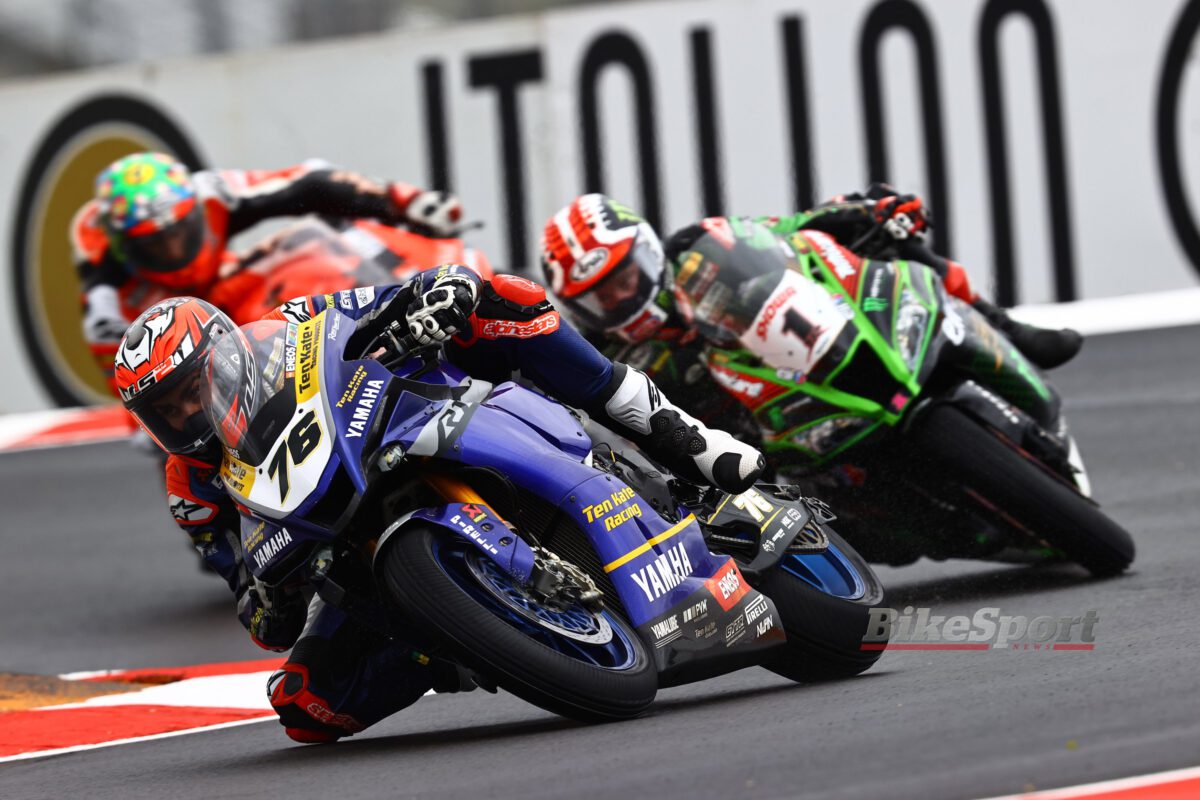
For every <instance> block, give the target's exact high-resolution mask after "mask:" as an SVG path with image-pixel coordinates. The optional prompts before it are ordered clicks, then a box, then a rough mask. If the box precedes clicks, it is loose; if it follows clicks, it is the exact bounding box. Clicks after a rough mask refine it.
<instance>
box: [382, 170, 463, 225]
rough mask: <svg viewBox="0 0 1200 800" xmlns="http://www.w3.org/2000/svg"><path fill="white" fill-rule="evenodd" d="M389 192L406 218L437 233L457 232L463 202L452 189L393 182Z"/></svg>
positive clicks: (407, 220) (402, 215)
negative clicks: (453, 193) (449, 190)
mask: <svg viewBox="0 0 1200 800" xmlns="http://www.w3.org/2000/svg"><path fill="white" fill-rule="evenodd" d="M389 193H390V195H391V198H392V202H393V203H395V204H396V208H397V209H398V210H399V211H400V215H401V217H403V219H404V220H405V221H406V222H411V223H413V224H414V225H420V226H421V227H423V228H425V229H427V230H428V231H429V232H430V233H432V234H433V235H434V236H445V237H450V236H454V235H455V233H457V231H458V225H459V221H460V220H461V219H462V203H461V202H460V201H459V199H458V198H457V197H455V196H454V195H452V194H450V192H444V191H440V190H429V189H418V188H417V187H415V186H412V185H410V184H406V183H393V184H392V185H391V186H390V187H389Z"/></svg>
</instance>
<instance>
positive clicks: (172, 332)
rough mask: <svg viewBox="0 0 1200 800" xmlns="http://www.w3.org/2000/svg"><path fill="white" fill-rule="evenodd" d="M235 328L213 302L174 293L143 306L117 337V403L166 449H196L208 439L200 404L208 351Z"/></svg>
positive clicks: (208, 428) (185, 451)
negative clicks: (169, 296)
mask: <svg viewBox="0 0 1200 800" xmlns="http://www.w3.org/2000/svg"><path fill="white" fill-rule="evenodd" d="M235 329H236V328H235V326H234V324H233V321H232V320H231V319H229V317H227V316H226V315H225V314H224V313H223V312H221V311H220V310H219V309H217V307H216V306H214V305H212V304H211V303H207V302H205V301H203V300H199V299H197V298H195V297H172V298H170V299H169V300H164V301H162V302H161V303H156V304H154V305H152V306H151V307H150V308H148V309H146V310H145V311H143V312H142V313H141V315H140V316H139V317H138V318H137V319H136V320H134V321H133V324H132V325H130V326H129V330H127V331H126V332H125V335H124V336H123V337H122V338H121V343H120V345H118V347H117V354H116V357H115V359H114V366H115V377H116V382H117V389H118V390H119V391H120V393H121V402H123V403H124V404H125V408H127V409H129V412H130V413H131V414H133V416H134V418H135V419H137V421H138V424H140V425H141V426H142V428H144V429H145V430H146V433H148V434H150V437H151V438H152V439H154V441H155V443H156V444H157V445H158V446H159V447H161V448H162V449H163V450H165V451H167V452H168V453H175V454H178V455H188V454H192V453H197V452H199V451H201V450H203V449H204V448H205V446H206V445H208V443H209V442H210V441H211V440H212V436H213V431H212V427H211V426H210V425H209V424H208V421H207V419H206V418H205V415H204V412H203V410H202V409H201V406H200V400H201V398H202V397H204V396H205V385H204V384H205V382H206V377H207V376H206V371H207V369H208V355H209V353H210V352H211V351H212V349H213V346H214V343H215V342H216V341H217V340H218V339H219V338H221V337H222V336H223V335H225V334H227V333H229V332H230V331H233V330H235Z"/></svg>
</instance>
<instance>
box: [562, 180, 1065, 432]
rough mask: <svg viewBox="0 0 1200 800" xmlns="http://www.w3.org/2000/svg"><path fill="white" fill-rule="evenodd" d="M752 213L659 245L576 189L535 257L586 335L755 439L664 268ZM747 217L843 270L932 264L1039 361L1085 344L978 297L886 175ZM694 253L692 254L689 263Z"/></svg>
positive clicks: (695, 409)
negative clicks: (793, 237) (880, 262)
mask: <svg viewBox="0 0 1200 800" xmlns="http://www.w3.org/2000/svg"><path fill="white" fill-rule="evenodd" d="M748 222H750V220H745V219H739V218H723V217H714V218H709V219H705V220H702V221H701V222H699V223H696V224H694V225H690V226H688V227H686V228H683V229H682V230H679V231H677V232H675V233H674V234H672V235H671V236H670V237H668V238H667V240H666V242H665V244H664V243H662V242H660V240H659V238H658V236H657V234H656V233H655V232H654V230H653V229H652V228H651V227H650V225H649V224H648V223H646V222H645V221H644V220H643V219H642V218H641V217H640V216H639V215H638V214H637V213H636V212H634V211H633V210H631V209H629V208H627V207H626V206H623V205H621V204H620V203H617V202H615V201H613V200H611V199H610V198H608V197H605V196H604V195H600V194H588V195H583V196H582V197H579V198H577V199H576V200H574V201H573V202H572V203H571V204H570V205H569V206H567V207H565V208H563V209H562V210H560V211H559V212H558V213H557V214H555V215H554V216H553V217H551V218H550V219H549V220H548V221H547V223H546V226H545V229H544V231H543V236H542V242H541V264H542V269H543V271H544V273H545V277H546V282H547V283H548V284H549V285H550V287H551V288H552V289H553V291H554V293H555V294H556V295H557V296H558V298H559V300H560V305H561V306H562V307H565V308H566V309H567V310H568V311H569V312H570V313H571V315H572V316H573V318H574V320H575V321H576V322H577V323H578V324H579V325H580V326H581V327H582V328H583V329H584V331H585V332H586V333H588V334H589V335H590V336H591V337H593V338H594V339H603V340H605V341H606V343H608V345H609V347H610V349H611V352H610V355H613V354H616V353H620V358H621V359H622V360H623V361H625V362H626V363H629V364H631V365H633V366H636V367H637V368H639V369H641V370H643V371H645V372H647V373H648V374H649V375H651V376H652V377H653V379H654V380H656V381H657V382H658V383H659V385H661V386H663V387H664V389H665V390H666V391H667V392H668V394H670V395H671V396H672V397H673V398H676V400H677V402H680V403H682V404H686V405H685V407H686V408H687V409H688V410H689V412H690V413H692V414H694V415H695V416H697V417H699V418H700V419H704V420H713V419H718V418H720V419H722V421H723V425H724V426H725V427H726V428H727V429H728V430H731V431H733V432H735V433H740V434H742V435H744V436H745V438H747V439H749V440H751V441H756V440H757V438H758V435H759V434H758V432H757V426H756V425H754V423H753V422H752V420H751V419H750V417H749V414H748V411H747V409H746V407H745V405H746V398H745V397H739V395H738V392H737V391H736V387H729V386H726V385H725V382H722V386H723V388H725V389H726V390H727V391H726V392H717V391H711V389H712V388H714V387H713V386H712V381H713V378H714V377H716V379H717V380H718V381H719V380H720V377H721V375H720V374H719V370H716V369H714V368H713V366H712V365H711V364H710V363H709V359H707V358H706V356H705V354H704V352H703V347H704V344H705V342H704V341H703V340H702V337H701V335H700V331H698V329H697V327H696V325H695V324H694V323H693V321H692V319H691V316H692V315H691V314H690V313H689V309H688V308H687V303H686V300H683V299H682V297H681V293H680V292H679V291H678V290H677V289H676V287H675V282H676V281H675V275H674V274H673V272H672V269H669V268H668V265H670V266H671V267H673V269H674V271H675V273H679V274H680V276H681V278H688V277H690V271H692V270H695V269H696V267H697V266H698V263H699V261H698V259H690V258H689V256H690V255H691V254H690V253H689V252H688V251H689V248H690V246H691V245H692V244H693V243H695V242H696V240H697V239H699V238H700V237H701V236H703V235H704V234H706V233H714V232H716V233H718V234H719V233H720V232H721V231H722V230H727V229H728V228H729V226H730V225H741V224H743V223H748ZM754 222H756V223H761V224H762V225H764V226H765V227H766V228H767V229H769V230H770V231H771V232H772V233H774V234H776V235H777V236H778V237H779V241H780V242H781V243H782V242H784V240H785V239H786V238H787V237H788V236H789V235H790V234H794V233H797V232H800V231H804V232H806V238H809V239H810V240H811V244H812V245H813V246H814V247H815V248H816V249H817V250H818V251H819V252H821V253H822V255H824V256H825V257H826V258H827V260H832V261H833V262H834V263H835V265H837V266H839V267H840V269H838V270H837V271H838V272H839V277H842V276H841V274H840V273H841V272H842V271H843V270H844V271H847V272H848V273H849V272H857V270H858V269H859V268H860V267H861V265H862V263H863V259H865V258H888V257H895V258H904V259H908V260H913V261H919V262H922V263H924V264H927V265H929V266H930V267H932V268H933V269H934V270H935V271H936V272H937V273H938V275H940V276H941V279H942V282H943V285H944V286H945V288H946V291H947V292H948V293H950V294H952V295H954V296H956V297H958V298H960V299H962V300H964V301H965V302H967V303H970V304H971V305H972V306H974V307H975V309H976V310H978V311H980V312H981V313H982V314H983V315H984V316H985V317H986V318H987V319H988V321H989V322H991V324H992V325H993V326H994V327H995V328H997V329H998V330H1000V331H1001V332H1002V333H1004V334H1005V336H1007V337H1008V338H1009V340H1011V341H1012V343H1013V344H1014V345H1015V346H1016V347H1017V349H1018V350H1020V351H1021V352H1022V353H1023V354H1024V355H1025V356H1026V357H1027V358H1028V359H1029V360H1030V361H1032V362H1033V363H1034V364H1036V365H1037V366H1039V367H1041V368H1043V369H1050V368H1053V367H1057V366H1059V365H1061V364H1063V363H1065V362H1066V361H1069V360H1070V359H1071V358H1073V357H1074V356H1075V354H1076V353H1078V352H1079V349H1080V347H1081V346H1082V337H1081V336H1080V335H1079V334H1078V333H1077V332H1075V331H1073V330H1047V329H1043V328H1037V327H1034V326H1032V325H1026V324H1023V323H1020V322H1017V321H1015V320H1013V319H1012V318H1011V317H1009V316H1008V314H1006V313H1005V312H1004V310H1003V309H1000V308H998V307H997V306H995V305H993V304H992V303H990V302H988V301H987V300H985V299H983V298H982V297H980V296H979V295H978V294H977V293H976V292H975V291H973V290H972V288H971V286H970V282H969V280H968V277H967V273H966V270H965V269H964V268H963V267H962V265H960V264H958V263H956V262H954V261H952V260H950V259H948V258H944V257H942V256H939V255H937V254H936V253H934V252H933V251H932V250H931V249H930V248H929V247H928V245H927V244H926V243H925V235H926V233H927V232H928V230H929V228H930V224H931V214H930V212H929V211H928V209H927V208H926V207H925V206H924V204H923V203H922V202H921V199H920V198H918V197H916V196H914V195H911V194H899V193H898V192H896V190H895V189H893V188H892V187H890V186H888V185H886V184H879V183H876V184H872V185H871V186H870V187H869V188H868V189H867V191H866V192H865V193H862V194H858V193H854V194H850V195H839V196H838V197H835V198H833V199H831V200H830V201H828V202H826V203H823V204H821V205H820V206H817V207H816V208H814V209H811V210H809V211H804V212H801V213H798V214H794V215H792V216H788V217H762V218H758V219H756V220H754ZM785 246H786V245H785ZM850 246H853V247H854V248H855V249H854V250H851V249H850ZM693 260H694V261H695V262H696V263H689V262H690V261H693ZM731 389H733V390H732V391H730V390H731ZM734 398H738V399H737V400H735V399H734ZM735 423H736V424H735Z"/></svg>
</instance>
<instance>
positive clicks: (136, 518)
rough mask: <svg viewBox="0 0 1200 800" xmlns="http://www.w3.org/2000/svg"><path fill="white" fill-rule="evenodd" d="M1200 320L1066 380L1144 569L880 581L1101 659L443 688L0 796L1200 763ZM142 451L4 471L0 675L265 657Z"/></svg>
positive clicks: (1097, 357)
mask: <svg viewBox="0 0 1200 800" xmlns="http://www.w3.org/2000/svg"><path fill="white" fill-rule="evenodd" d="M1197 343H1200V328H1182V329H1175V330H1168V331H1157V332H1145V333H1136V334H1119V335H1113V336H1107V337H1100V338H1096V339H1093V340H1092V341H1090V342H1089V343H1088V346H1087V348H1086V349H1085V351H1084V353H1083V355H1082V356H1081V357H1080V358H1079V360H1078V361H1077V362H1076V363H1074V364H1071V365H1069V366H1068V367H1066V368H1064V369H1062V370H1059V371H1058V372H1057V373H1056V374H1055V375H1054V380H1055V384H1056V385H1057V386H1058V387H1059V389H1060V390H1061V391H1062V393H1063V395H1064V397H1065V399H1066V403H1067V410H1068V414H1069V416H1070V420H1071V422H1072V425H1073V429H1074V431H1075V433H1076V435H1077V437H1078V439H1079V442H1080V446H1081V448H1082V450H1083V455H1084V458H1085V459H1086V461H1087V463H1088V465H1089V468H1090V471H1091V474H1092V479H1093V483H1094V487H1095V493H1096V496H1097V498H1098V499H1099V500H1100V501H1101V502H1102V503H1103V504H1104V506H1105V508H1106V510H1107V511H1108V512H1109V513H1110V514H1111V515H1112V516H1113V517H1114V518H1115V519H1117V520H1118V521H1120V522H1121V523H1122V524H1123V525H1125V526H1126V527H1127V528H1128V529H1129V530H1130V531H1132V532H1133V534H1134V538H1135V539H1136V541H1137V545H1138V550H1139V552H1138V558H1137V561H1136V562H1135V563H1134V566H1133V569H1132V570H1131V572H1130V573H1129V574H1127V575H1126V576H1124V577H1121V578H1117V579H1112V580H1107V581H1093V580H1090V579H1089V578H1087V576H1086V575H1085V573H1083V572H1082V570H1078V569H1076V568H1073V567H1060V568H1053V569H1033V568H1022V567H997V566H991V565H987V564H979V563H971V562H948V563H941V564H939V563H932V562H928V561H923V562H920V563H919V564H917V565H914V566H911V567H908V568H905V569H882V570H880V572H881V575H882V577H883V578H884V580H885V582H886V583H887V585H888V586H889V588H890V589H891V590H892V605H893V606H903V605H914V606H932V607H933V608H934V609H935V613H937V614H947V615H949V614H965V615H968V616H969V615H971V614H973V613H974V612H975V611H976V610H977V609H979V608H982V607H989V606H992V607H999V608H1000V609H1001V613H1004V614H1025V615H1028V616H1031V617H1032V616H1040V615H1050V616H1055V617H1060V616H1069V617H1074V616H1079V615H1081V614H1083V613H1084V612H1086V611H1087V610H1089V609H1096V610H1097V612H1098V614H1099V619H1100V621H1099V623H1098V624H1097V625H1096V628H1095V633H1096V650H1095V651H1094V652H1037V653H1035V652H1032V651H1031V652H1008V651H995V652H990V651H989V652H890V653H887V654H885V655H884V657H883V658H882V659H881V661H880V662H879V664H878V665H877V667H876V668H875V669H873V670H872V671H870V672H869V673H867V674H866V675H864V676H862V677H860V678H856V679H853V680H847V681H842V682H838V683H834V684H827V685H822V686H797V685H794V684H789V683H787V682H786V681H784V680H782V679H781V678H778V677H776V676H774V675H772V674H770V673H768V672H766V671H764V670H760V669H750V670H743V671H741V672H738V673H735V674H733V675H729V676H726V677H724V678H720V679H717V680H712V681H707V682H705V683H700V684H695V685H692V686H687V687H681V688H677V689H670V690H665V691H663V692H661V693H660V694H659V700H658V702H657V703H656V704H655V705H654V706H653V708H652V709H651V711H650V713H649V714H648V715H647V716H645V717H644V718H642V719H639V720H635V721H633V722H628V723H622V724H616V725H605V726H595V727H587V726H581V725H577V724H575V723H572V722H569V721H566V720H563V719H560V718H557V717H554V716H552V715H550V714H547V713H545V712H542V711H540V710H538V709H536V708H533V707H532V706H529V705H526V704H525V703H523V702H521V701H519V700H517V699H515V698H513V697H511V696H508V695H503V694H502V695H500V696H499V697H493V696H491V695H487V694H483V693H481V692H476V693H473V694H468V695H450V696H435V697H429V698H425V699H424V700H422V701H421V702H419V703H418V704H417V705H416V706H414V707H412V708H410V709H408V710H407V711H404V712H402V713H400V714H398V715H396V716H394V717H393V718H391V719H389V720H385V721H384V722H382V723H381V724H379V725H377V726H376V727H374V728H371V729H370V730H368V731H366V732H365V733H363V734H360V735H358V736H356V737H354V738H353V739H351V740H348V741H345V742H342V743H340V744H337V745H335V746H330V747H303V746H300V745H293V744H292V743H291V742H290V741H289V740H287V739H286V738H285V737H284V736H283V734H282V731H281V730H280V729H279V728H278V727H277V726H276V725H275V723H274V722H268V723H263V724H256V725H249V726H245V727H240V728H233V729H229V730H224V731H216V732H211V733H203V734H197V735H189V736H182V737H177V738H171V739H164V740H159V741H152V742H144V743H139V744H132V745H124V746H118V747H116V748H108V749H102V750H96V751H91V752H84V753H78V754H70V755H64V756H56V757H50V758H45V759H38V760H32V761H21V762H15V763H10V764H0V797H3V798H61V797H67V796H84V797H88V798H130V797H171V798H173V800H187V799H188V798H211V797H222V798H235V797H259V796H280V797H326V796H336V797H338V798H345V799H346V800H349V798H358V797H433V798H441V797H444V798H462V797H471V796H478V797H498V798H507V797H522V798H543V797H545V798H551V797H564V796H567V795H569V794H579V795H582V796H603V797H630V798H650V797H684V796H698V797H722V798H725V797H739V798H757V797H798V796H803V797H819V798H835V797H847V798H849V797H866V798H871V797H889V798H908V797H912V798H969V797H982V796H987V795H992V794H999V793H1007V792H1015V791H1020V790H1022V789H1024V788H1027V787H1029V786H1036V787H1038V788H1049V787H1055V786H1063V785H1069V784H1075V783H1081V782H1085V781H1094V780H1101V779H1106V778H1114V777H1122V776H1127V775H1136V774H1140V773H1145V772H1152V771H1157V770H1164V769H1170V768H1176V767H1184V766H1193V765H1196V764H1200V669H1197V667H1196V663H1195V657H1194V656H1195V648H1196V644H1197V641H1198V640H1200V635H1198V634H1197V633H1196V628H1195V623H1194V615H1195V612H1196V610H1197V608H1200V588H1198V587H1200V581H1198V580H1197V575H1198V574H1200V531H1198V530H1197V518H1198V516H1200V515H1198V514H1197V511H1198V509H1200V420H1198V418H1197V410H1198V409H1200V352H1198V350H1197V347H1196V345H1197ZM156 480H157V479H156V477H155V470H154V466H153V462H152V461H150V460H149V459H147V458H146V456H144V455H142V454H139V453H136V452H133V451H131V450H130V448H129V447H128V446H125V445H94V446H89V447H82V448H74V449H67V450H55V451H46V452H38V453H25V454H15V455H7V456H0V486H2V490H3V499H4V523H3V536H2V537H0V539H2V541H3V545H4V548H3V557H2V560H0V604H2V605H3V608H4V613H3V615H0V648H2V649H0V672H34V673H43V674H45V673H57V672H65V671H72V670H84V669H103V668H115V667H137V666H165V665H174V664H188V663H201V662H212V661H221V660H239V659H249V658H259V657H261V656H262V655H263V653H262V651H259V650H257V649H256V648H255V647H253V645H251V644H250V643H249V641H248V640H247V638H246V637H245V634H244V633H243V631H242V629H241V627H240V626H239V625H238V623H237V621H236V619H235V617H234V613H233V607H232V600H231V598H230V597H229V595H228V594H227V592H226V590H225V589H224V587H223V586H220V585H218V582H217V581H215V580H214V579H213V578H211V577H208V576H204V575H201V574H199V573H198V572H197V571H196V569H195V566H194V559H193V558H192V557H191V555H190V554H189V553H188V552H185V547H184V545H183V543H182V541H181V539H182V537H181V536H180V535H179V534H178V533H175V532H173V531H172V529H171V524H170V521H169V517H168V515H167V512H166V510H165V506H164V503H163V500H162V498H161V493H160V489H159V486H158V485H157V484H156Z"/></svg>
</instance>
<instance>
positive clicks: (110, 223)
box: [96, 153, 205, 276]
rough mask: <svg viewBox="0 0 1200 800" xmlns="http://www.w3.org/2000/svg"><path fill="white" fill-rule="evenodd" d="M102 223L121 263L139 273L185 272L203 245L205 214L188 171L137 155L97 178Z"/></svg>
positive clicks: (158, 156) (156, 156) (162, 158)
mask: <svg viewBox="0 0 1200 800" xmlns="http://www.w3.org/2000/svg"><path fill="white" fill-rule="evenodd" d="M96 202H97V203H98V204H99V212H100V213H99V221H100V224H101V225H102V226H103V228H104V230H105V232H106V233H107V234H108V241H109V245H110V246H111V247H112V249H113V252H114V253H115V254H116V256H117V257H118V258H120V259H121V260H123V261H125V262H126V263H128V264H129V265H130V266H131V267H133V268H134V269H136V270H138V271H140V272H149V273H154V274H158V275H160V276H161V275H162V273H172V272H178V271H181V270H184V269H185V268H186V267H188V266H190V265H191V264H192V262H193V261H194V260H195V259H196V257H197V255H198V254H199V253H200V251H201V249H202V248H203V245H204V238H205V237H204V212H203V208H202V206H201V204H200V203H199V201H198V198H197V196H196V187H195V185H194V183H193V182H192V177H191V174H190V173H189V172H188V169H187V167H185V166H184V165H183V164H181V163H179V162H178V161H176V160H175V159H174V158H172V157H171V156H168V155H165V154H163V153H134V154H133V155H129V156H125V157H124V158H122V159H120V160H118V161H115V162H113V163H112V164H110V165H109V166H108V167H107V168H106V169H104V170H103V171H102V172H101V173H100V174H99V175H98V176H97V177H96Z"/></svg>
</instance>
